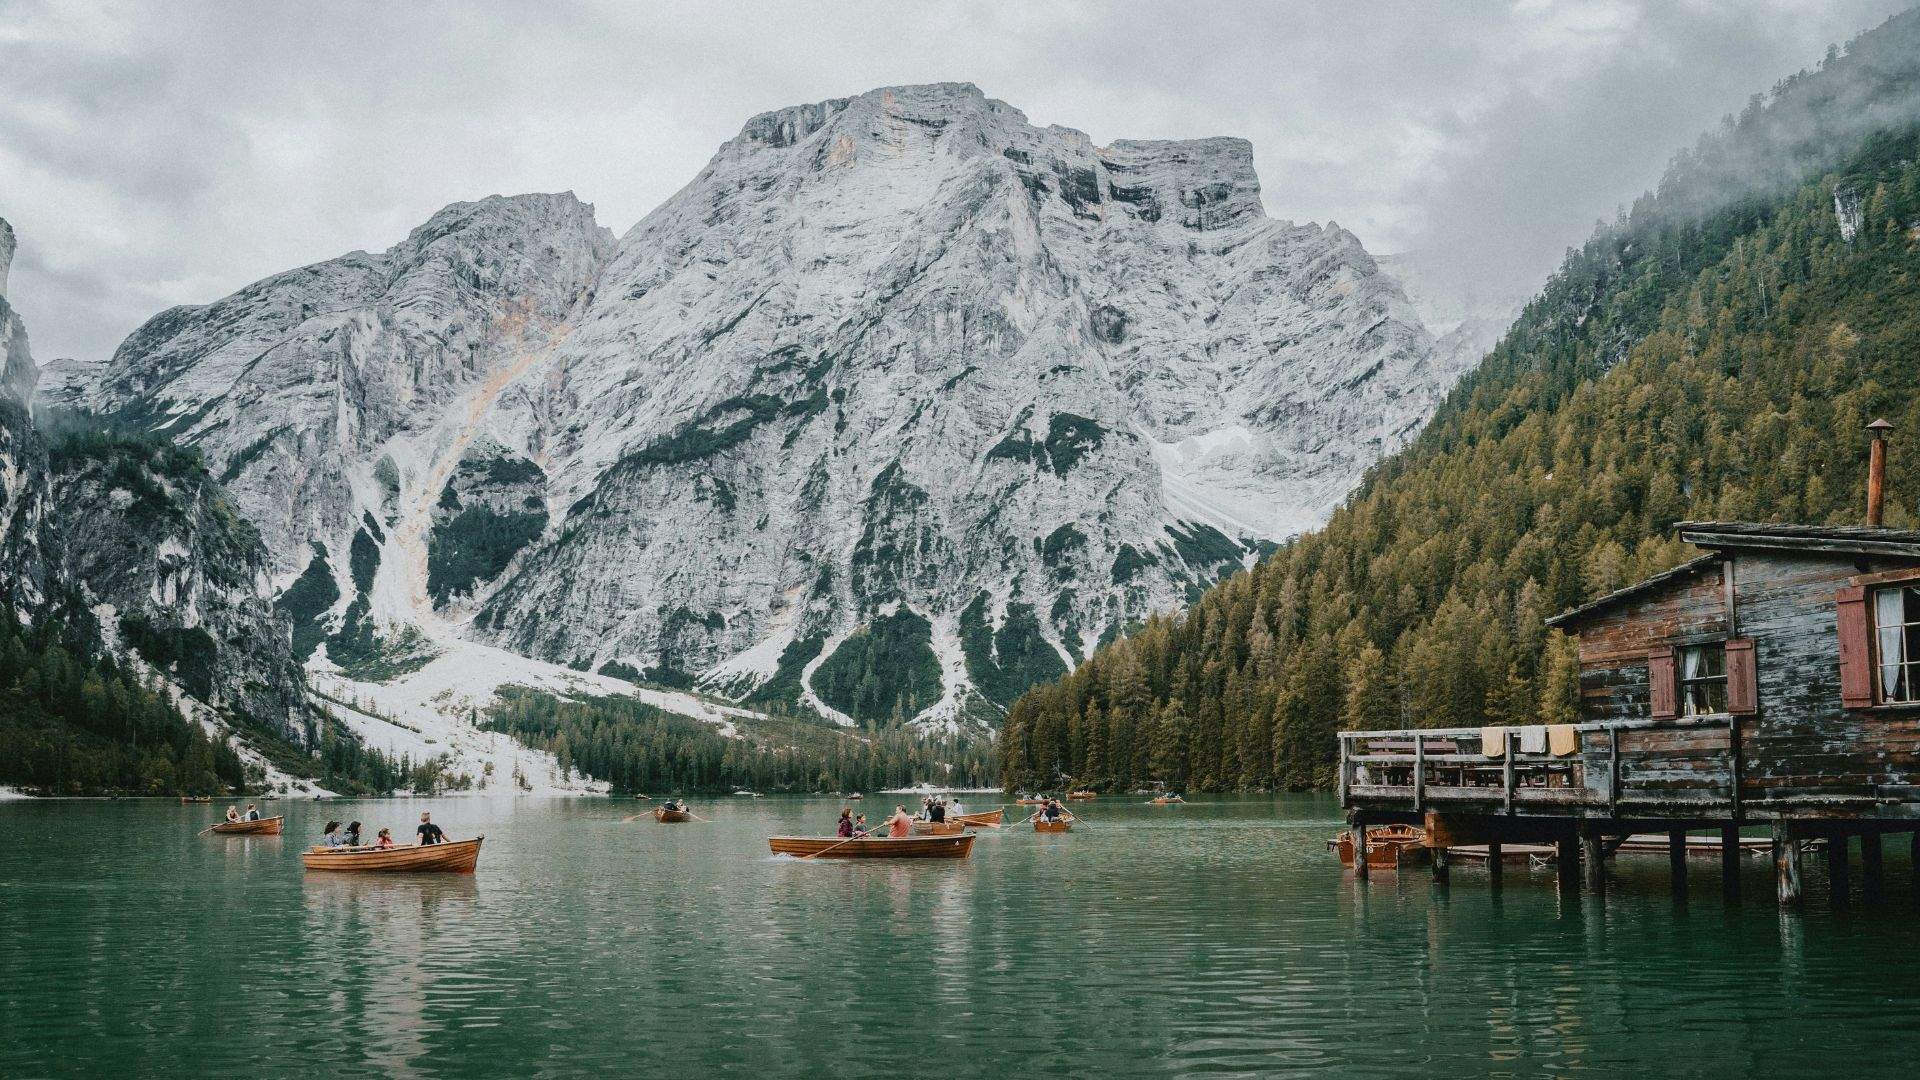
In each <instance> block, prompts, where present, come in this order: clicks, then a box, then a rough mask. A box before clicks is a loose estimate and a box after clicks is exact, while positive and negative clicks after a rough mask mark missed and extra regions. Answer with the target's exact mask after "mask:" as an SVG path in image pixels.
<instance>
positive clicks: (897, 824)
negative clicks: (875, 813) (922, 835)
mask: <svg viewBox="0 0 1920 1080" xmlns="http://www.w3.org/2000/svg"><path fill="white" fill-rule="evenodd" d="M887 835H888V836H890V837H893V838H894V839H896V840H898V839H900V838H901V837H905V836H912V835H913V819H912V818H910V817H908V816H907V808H906V807H905V806H904V805H903V806H896V807H894V808H893V816H892V817H890V818H888V819H887Z"/></svg>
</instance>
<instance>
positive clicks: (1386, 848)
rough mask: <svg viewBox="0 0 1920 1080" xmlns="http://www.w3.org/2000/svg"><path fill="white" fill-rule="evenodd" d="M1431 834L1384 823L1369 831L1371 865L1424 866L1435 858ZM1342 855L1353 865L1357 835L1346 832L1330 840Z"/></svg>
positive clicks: (1379, 867) (1388, 867)
mask: <svg viewBox="0 0 1920 1080" xmlns="http://www.w3.org/2000/svg"><path fill="white" fill-rule="evenodd" d="M1426 843H1427V835H1426V833H1425V832H1423V831H1422V830H1420V829H1419V828H1417V827H1415V826H1412V825H1382V826H1379V827H1377V828H1372V829H1368V830H1367V868H1368V869H1371V870H1398V869H1399V868H1400V867H1403V866H1421V865H1424V864H1425V863H1427V862H1428V861H1429V860H1430V859H1431V858H1432V853H1431V852H1429V851H1428V850H1427V846H1426ZM1327 846H1328V847H1331V848H1332V849H1333V850H1334V851H1336V852H1338V853H1339V855H1340V865H1341V866H1347V867H1351V866H1352V865H1353V834H1352V833H1347V832H1343V833H1341V834H1340V835H1339V836H1336V837H1334V838H1333V839H1332V840H1329V841H1328V842H1327Z"/></svg>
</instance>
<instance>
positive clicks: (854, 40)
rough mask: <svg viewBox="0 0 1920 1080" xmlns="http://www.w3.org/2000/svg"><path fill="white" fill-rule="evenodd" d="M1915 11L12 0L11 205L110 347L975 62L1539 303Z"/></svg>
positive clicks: (1525, 1) (2, 192)
mask: <svg viewBox="0 0 1920 1080" xmlns="http://www.w3.org/2000/svg"><path fill="white" fill-rule="evenodd" d="M1901 6H1904V5H1903V3H1902V2H1899V0H1837V2H1834V3H1828V4H1821V5H1807V4H1799V3H1789V2H1786V0H1760V2H1755V3H1732V2H1728V3H1705V2H1699V0H1680V2H1664V0H1580V2H1557V0H1516V2H1513V3H1509V4H1495V3H1466V4H1433V3H1429V2H1412V0H1408V2H1401V3H1384V4H1382V3H1375V4H1325V3H1313V4H1272V3H1254V2H1234V3H1218V4H1209V5H1193V4H1189V3H1173V2H1162V0H1152V2H1148V0H1142V2H1137V3H1127V4H1111V5H1108V4H1096V3H1074V2H1061V3H1053V4H1044V5H1037V4H1024V3H996V4H967V5H900V4H860V5H856V4H843V3H823V2H811V0H809V2H786V3H729V4H706V3H694V2H690V0H689V2H674V3H650V4H633V3H622V2H611V0H610V2H605V3H599V2H586V0H574V2H567V3H557V4H527V5H522V6H519V7H508V6H506V5H458V6H455V5H397V4H385V3H330V4H324V5H301V6H297V7H296V6H266V5H253V4H239V3H233V4H195V5H173V4H161V3H157V2H155V3H123V4H110V5H100V4H92V3H84V2H82V0H42V2H22V0H0V9H4V12H5V18H4V19H3V20H0V217H6V218H8V219H10V220H12V221H13V222H14V224H15V226H16V227H17V228H18V230H19V233H20V237H21V243H22V252H21V257H20V264H19V266H18V267H17V268H16V270H15V272H14V292H15V301H16V306H17V307H18V308H19V309H20V310H21V311H22V312H23V313H24V316H25V318H26V319H27V320H28V323H29V325H30V326H31V328H32V330H33V333H34V338H35V346H36V353H37V355H39V356H40V357H41V358H42V359H43V360H44V359H46V358H50V357H54V356H60V355H69V354H72V355H82V356H97V355H103V354H105V353H106V352H109V351H111V349H112V348H113V347H114V345H116V344H117V343H118V341H119V339H120V338H121V337H122V336H123V335H124V334H126V333H127V332H128V331H129V330H131V329H132V328H133V326H135V325H136V324H137V323H138V322H139V320H140V319H142V318H144V317H145V316H147V315H150V314H152V313H154V312H156V311H158V310H160V309H161V308H163V307H165V306H168V305H170V304H173V303H189V302H205V301H207V300H211V299H213V298H215V297H218V296H220V295H222V294H224V293H226V292H228V291H231V290H232V289H234V288H237V287H239V286H241V285H244V284H246V283H247V282H249V281H252V280H254V279H257V278H259V277H262V276H264V275H266V274H269V273H273V272H275V271H278V270H282V269H286V268H288V267H291V266H296V265H300V264H302V263H305V262H310V261H313V260H317V259H323V258H329V257H332V256H334V255H337V254H339V253H341V252H343V251H346V250H350V249H352V248H369V249H373V248H380V247H384V246H386V245H388V244H390V243H392V242H394V241H395V240H397V239H399V238H400V237H401V236H402V235H404V234H405V232H406V230H407V229H408V228H410V227H412V226H413V225H416V224H418V223H419V222H421V221H423V220H425V219H426V218H427V217H428V216H429V215H431V214H432V213H433V212H434V211H435V210H437V209H439V208H440V207H441V206H442V205H444V204H446V203H448V202H451V201H454V200H458V199H470V198H476V197H479V196H483V195H487V194H491V193H495V192H519V191H553V190H562V189H572V190H574V191H576V192H578V193H579V194H580V196H581V197H582V198H584V199H586V200H588V201H590V202H593V203H595V204H596V205H597V206H598V209H599V213H600V217H601V221H602V222H603V223H604V224H606V225H608V226H610V227H612V228H613V229H615V230H616V231H621V230H624V229H626V228H627V227H629V226H630V225H632V224H633V222H634V221H636V220H637V219H638V218H640V217H641V216H642V215H644V214H645V213H646V212H647V211H648V210H650V209H651V208H652V207H653V206H654V205H656V204H658V203H659V202H660V201H661V200H662V199H664V198H665V197H666V196H667V195H669V194H671V193H672V192H673V191H674V190H675V189H677V188H678V187H680V186H681V185H682V184H684V183H685V182H687V181H688V180H689V179H690V178H691V177H692V176H693V175H694V174H695V173H696V172H697V171H698V170H699V169H700V167H701V166H702V165H703V164H704V163H705V161H706V159H707V157H708V156H709V155H710V154H711V153H712V152H713V150H714V148H715V147H717V146H718V145H719V144H720V143H721V142H723V141H725V140H726V139H728V138H730V137H731V136H732V135H733V134H734V133H735V132H736V131H738V129H739V127H740V125H741V123H742V122H744V121H745V120H746V118H747V117H749V116H751V115H753V114H754V113H757V112H761V111H764V110H767V109H771V108H776V107H779V106H783V105H789V104H795V103H798V102H803V101H813V100H819V99H822V98H827V97H834V96H841V95H846V94H850V93H858V92H860V91H862V90H866V89H869V88H872V87H874V86H880V85H887V84H893V83H904V82H931V81H940V80H965V81H971V82H974V83H977V84H978V85H980V86H981V87H982V88H983V89H984V90H985V91H986V92H987V93H988V94H990V95H992V96H995V97H998V98H1002V99H1004V100H1006V101H1008V102H1010V103H1011V104H1013V105H1015V106H1017V107H1019V108H1021V109H1022V110H1024V111H1025V112H1026V113H1027V114H1028V115H1029V116H1030V117H1032V118H1033V119H1034V120H1035V121H1037V122H1041V123H1058V124H1063V125H1066V126H1069V127H1075V128H1079V129H1081V130H1083V131H1086V132H1087V133H1088V134H1089V135H1091V136H1092V137H1093V138H1094V139H1096V140H1097V141H1100V142H1106V141H1110V140H1112V139H1115V138H1165V137H1191V136H1200V135H1211V134H1234V135H1242V136H1245V137H1247V138H1249V139H1251V140H1252V141H1253V143H1254V146H1255V155H1256V162H1257V164H1258V166H1259V168H1260V171H1261V176H1262V180H1263V183H1264V185H1265V192H1266V201H1267V205H1268V208H1269V210H1270V211H1271V212H1272V213H1274V214H1275V215H1277V216H1281V217H1287V218H1292V219H1294V220H1297V221H1302V220H1318V221H1325V220H1337V221H1339V222H1340V223H1341V224H1342V225H1344V226H1345V227H1347V228H1349V229H1351V230H1353V231H1354V232H1356V233H1358V234H1359V235H1360V236H1361V238H1362V239H1363V240H1364V241H1365V242H1366V243H1367V244H1368V246H1369V247H1370V248H1372V249H1373V250H1374V251H1376V252H1383V253H1384V252H1392V251H1402V250H1418V251H1421V252H1423V253H1427V254H1434V253H1438V254H1439V255H1440V256H1441V257H1442V261H1443V262H1444V264H1445V265H1446V266H1447V267H1448V268H1449V269H1451V270H1452V271H1453V272H1455V273H1457V274H1460V275H1462V276H1464V277H1466V278H1469V279H1471V280H1472V281H1474V282H1478V283H1482V284H1484V285H1485V286H1486V287H1487V288H1490V289H1527V288H1531V287H1532V286H1534V285H1537V284H1538V283H1539V281H1540V280H1541V279H1542V278H1543V277H1544V275H1545V273H1546V272H1547V271H1548V270H1550V269H1551V268H1552V266H1553V264H1554V262H1555V260H1556V258H1557V256H1558V253H1559V252H1560V251H1561V250H1563V249H1564V248H1565V247H1567V246H1568V245H1571V244H1575V243H1578V242H1579V241H1580V240H1581V239H1583V238H1584V236H1585V234H1586V232H1587V231H1588V229H1589V228H1590V227H1591V224H1592V222H1593V220H1594V219H1595V218H1598V217H1607V216H1611V214H1612V212H1613V209H1614V208H1615V207H1616V206H1618V205H1620V204H1622V203H1626V202H1629V201H1631V199H1632V198H1633V197H1634V196H1635V195H1636V194H1638V193H1639V191H1641V190H1642V189H1644V188H1645V187H1647V186H1648V185H1650V184H1651V183H1652V182H1653V181H1654V180H1655V179H1656V178H1657V177H1658V175H1659V172H1660V169H1661V167H1662V165H1663V164H1664V163H1665V161H1666V160H1667V159H1668V157H1669V156H1670V155H1671V154H1672V153H1673V152H1674V151H1675V150H1677V149H1679V148H1680V147H1681V146H1684V145H1687V144H1690V143H1691V142H1692V141H1693V139H1694V137H1695V135H1696V134H1697V133H1698V132H1699V131H1700V130H1702V129H1704V128H1706V127H1708V126H1710V125H1712V124H1713V123H1714V122H1716V121H1717V119H1718V118H1719V117H1720V116H1721V115H1722V114H1724V113H1727V112H1731V111H1735V110H1737V109H1739V108H1740V107H1741V105H1742V104H1744V102H1745V99H1746V97H1747V95H1748V94H1750V93H1752V92H1754V91H1758V90H1763V89H1765V88H1766V86H1767V85H1769V84H1771V83H1772V82H1773V81H1774V80H1775V79H1778V78H1780V77H1782V76H1784V75H1786V74H1788V73H1790V72H1792V71H1794V70H1797V69H1799V68H1802V67H1806V66H1809V65H1811V64H1813V63H1815V62H1817V61H1818V59H1819V58H1820V55H1821V53H1822V52H1823V51H1824V49H1825V47H1826V46H1827V44H1828V43H1830V42H1836V41H1844V40H1845V39H1846V38H1848V37H1850V36H1852V35H1853V34H1855V33H1857V32H1858V31H1860V30H1862V29H1865V28H1867V27H1868V26H1871V25H1873V24H1875V23H1877V22H1879V21H1880V20H1881V19H1883V18H1885V17H1886V16H1887V15H1889V14H1891V13H1892V12H1893V11H1894V10H1896V9H1897V8H1898V7H1901Z"/></svg>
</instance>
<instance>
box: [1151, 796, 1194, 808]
mask: <svg viewBox="0 0 1920 1080" xmlns="http://www.w3.org/2000/svg"><path fill="white" fill-rule="evenodd" d="M1186 801H1187V800H1185V799H1183V798H1181V797H1180V796H1178V795H1172V796H1168V795H1162V796H1160V797H1159V798H1157V799H1155V800H1153V802H1152V804H1151V805H1153V806H1179V805H1181V804H1182V803H1185V802H1186Z"/></svg>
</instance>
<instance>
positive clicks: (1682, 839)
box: [1667, 829, 1687, 901]
mask: <svg viewBox="0 0 1920 1080" xmlns="http://www.w3.org/2000/svg"><path fill="white" fill-rule="evenodd" d="M1667 874H1668V876H1669V877H1670V878H1671V879H1672V885H1673V898H1674V899H1675V900H1680V901H1685V900H1686V898H1687V830H1685V829H1668V830H1667Z"/></svg>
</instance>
